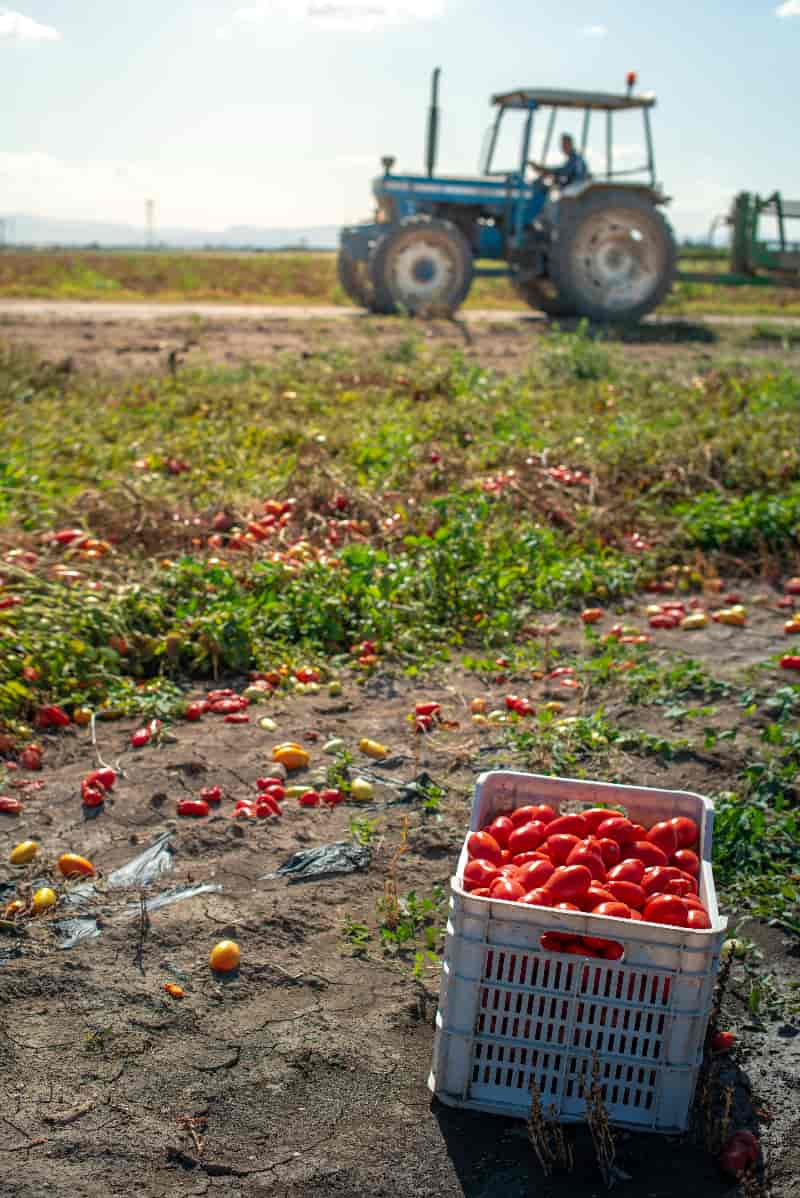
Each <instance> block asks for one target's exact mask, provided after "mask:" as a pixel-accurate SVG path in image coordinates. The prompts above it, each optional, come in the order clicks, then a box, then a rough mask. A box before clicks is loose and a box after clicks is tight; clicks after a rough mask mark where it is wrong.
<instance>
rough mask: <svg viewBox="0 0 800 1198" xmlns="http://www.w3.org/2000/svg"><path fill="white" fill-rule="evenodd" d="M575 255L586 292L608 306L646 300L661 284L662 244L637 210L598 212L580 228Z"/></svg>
mask: <svg viewBox="0 0 800 1198" xmlns="http://www.w3.org/2000/svg"><path fill="white" fill-rule="evenodd" d="M573 254H574V265H575V272H576V274H577V275H578V277H579V281H580V283H581V286H582V288H583V289H584V291H585V293H586V294H592V293H594V294H595V295H596V296H597V301H598V302H599V303H602V304H603V305H604V306H605V307H606V308H608V309H611V310H617V309H622V308H627V307H633V306H635V305H637V304H640V303H643V302H644V301H646V300H647V298H648V297H649V295H650V294H651V293H652V292H653V291H654V290H655V288H656V287H657V286H658V281H659V278H660V272H661V268H662V263H661V254H660V252H659V246H658V244H657V243H656V241H655V239H654V238H653V236H652V234H651V232H650V230H649V229H648V228H647V225H646V223H645V222H644V221H643V220H641V219H640V217H639V216H638V214H637V213H635V212H626V211H624V210H616V211H615V210H611V211H609V212H600V213H597V214H596V215H595V216H593V217H592V218H590V219H589V220H587V221H586V223H585V225H584V226H583V227H582V228H581V229H580V230H579V231H578V234H577V236H576V238H575V243H574V247H573Z"/></svg>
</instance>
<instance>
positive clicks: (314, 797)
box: [297, 790, 319, 807]
mask: <svg viewBox="0 0 800 1198" xmlns="http://www.w3.org/2000/svg"><path fill="white" fill-rule="evenodd" d="M297 801H298V803H299V804H300V806H301V807H319V794H318V793H317V791H316V790H304V791H303V793H302V794H301V795H300V798H299V799H298V800H297Z"/></svg>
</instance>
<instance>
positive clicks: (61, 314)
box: [0, 300, 800, 375]
mask: <svg viewBox="0 0 800 1198" xmlns="http://www.w3.org/2000/svg"><path fill="white" fill-rule="evenodd" d="M463 316H464V319H463V320H461V319H459V320H457V321H446V320H442V321H427V322H424V321H418V322H409V321H406V320H402V319H397V318H392V317H374V316H367V315H366V314H365V313H363V312H360V311H358V310H357V309H355V308H349V307H317V306H315V307H290V306H285V307H280V306H269V307H267V306H262V305H245V304H209V303H186V304H156V303H75V302H66V303H60V302H51V301H47V300H4V301H2V302H0V342H2V341H5V342H8V343H10V344H13V345H18V346H24V347H28V348H30V349H32V350H33V351H34V352H35V353H36V354H37V355H38V356H39V357H41V358H43V359H44V360H45V361H48V362H52V363H55V364H58V365H59V366H63V367H65V368H66V369H68V370H77V371H84V370H91V371H101V372H112V373H115V374H119V373H123V372H124V373H126V374H127V373H131V372H133V373H147V374H152V373H153V372H156V373H161V372H164V371H166V370H175V369H177V368H178V367H181V366H189V367H192V366H201V365H204V364H208V363H222V364H224V365H228V366H234V367H235V366H238V365H241V364H243V363H248V362H264V361H268V360H270V359H271V358H273V357H274V356H276V355H278V354H282V353H290V354H291V353H294V354H322V353H326V352H329V351H330V350H331V348H332V347H336V348H337V349H339V350H341V349H349V350H352V351H354V352H355V353H358V354H364V353H373V352H375V350H376V348H379V349H381V350H384V351H392V350H395V349H397V350H400V349H402V350H403V352H407V350H408V349H409V347H410V346H411V345H412V344H413V348H414V349H415V350H417V349H419V348H420V347H422V346H429V347H432V346H436V347H437V349H441V350H443V351H445V352H452V351H458V352H459V353H461V354H463V355H464V356H465V357H467V358H469V359H471V360H474V361H477V362H479V363H480V364H481V365H482V366H486V367H491V368H492V369H494V370H498V371H509V370H520V369H524V368H525V367H526V366H527V365H528V364H529V363H530V361H531V359H532V358H534V357H535V356H536V355H537V354H545V353H548V352H550V351H554V352H558V346H557V344H554V343H553V341H552V339H550V338H548V337H547V334H548V333H550V332H551V331H552V329H553V326H552V325H551V324H550V322H549V321H548V320H547V319H546V318H545V317H544V316H542V315H538V314H537V313H534V312H526V311H513V310H498V311H489V310H487V311H479V310H475V311H468V312H465V313H464V314H463ZM762 323H763V322H762ZM766 323H769V324H770V325H775V326H781V327H782V328H783V327H785V328H786V330H787V333H788V332H792V333H793V334H794V335H793V336H792V338H789V337H788V336H787V337H786V338H785V339H782V338H781V337H779V336H776V333H775V332H774V331H773V330H769V331H768V333H767V335H765V333H764V330H763V328H759V327H758V322H757V321H755V320H754V319H752V318H747V317H736V316H731V317H728V316H724V317H723V316H715V317H708V318H704V319H703V320H702V321H690V320H682V319H680V320H679V319H675V318H667V317H657V318H653V319H651V320H650V321H648V322H646V323H645V324H643V325H641V326H639V327H638V328H634V329H625V330H618V331H615V332H612V333H611V334H609V335H608V338H607V340H608V342H609V344H611V345H613V346H618V347H619V348H620V350H621V352H623V353H624V356H625V357H626V358H629V359H634V360H639V361H642V362H643V363H644V362H646V363H652V362H654V361H658V362H659V363H660V364H662V365H664V366H669V367H670V368H674V369H676V370H678V371H679V372H681V373H683V374H685V373H688V374H689V375H692V374H695V373H698V372H702V371H703V370H704V369H707V368H708V366H709V364H710V362H711V361H718V360H720V359H725V360H730V359H731V358H734V357H735V358H739V359H754V358H757V357H764V356H765V355H766V354H769V357H770V360H771V361H773V362H774V361H775V360H776V359H778V360H782V361H784V362H785V363H786V364H787V365H794V364H795V363H796V362H797V358H798V354H800V338H798V337H797V332H796V331H795V330H797V331H800V321H796V320H795V321H792V320H789V319H788V318H785V317H784V318H782V317H775V318H774V319H770V321H769V322H766ZM563 327H564V328H565V329H569V328H570V324H569V323H568V322H563ZM572 327H573V328H574V327H575V322H572Z"/></svg>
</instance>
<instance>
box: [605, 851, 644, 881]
mask: <svg viewBox="0 0 800 1198" xmlns="http://www.w3.org/2000/svg"><path fill="white" fill-rule="evenodd" d="M643 877H644V861H639V860H638V858H636V857H630V858H628V860H627V861H621V862H620V863H619V865H615V866H613V868H612V869H610V870H609V871H608V880H609V882H635V883H636V885H637V886H639V885H640V884H641V881H642V878H643Z"/></svg>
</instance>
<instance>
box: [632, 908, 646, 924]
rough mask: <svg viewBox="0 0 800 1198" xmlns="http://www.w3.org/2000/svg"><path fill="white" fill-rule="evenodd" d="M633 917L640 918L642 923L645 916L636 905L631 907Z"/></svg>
mask: <svg viewBox="0 0 800 1198" xmlns="http://www.w3.org/2000/svg"><path fill="white" fill-rule="evenodd" d="M631 919H638V920H639V922H640V923H641V921H642V920H643V919H644V916H643V915H642V913H641V911H637V910H636V908H635V907H631Z"/></svg>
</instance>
